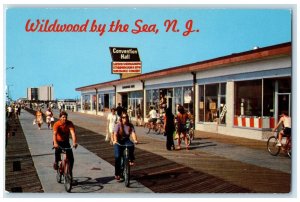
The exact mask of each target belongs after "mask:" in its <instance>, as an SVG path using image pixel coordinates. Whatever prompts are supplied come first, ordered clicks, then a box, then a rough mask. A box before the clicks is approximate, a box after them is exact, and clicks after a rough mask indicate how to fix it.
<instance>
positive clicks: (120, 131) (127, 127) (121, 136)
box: [113, 112, 138, 180]
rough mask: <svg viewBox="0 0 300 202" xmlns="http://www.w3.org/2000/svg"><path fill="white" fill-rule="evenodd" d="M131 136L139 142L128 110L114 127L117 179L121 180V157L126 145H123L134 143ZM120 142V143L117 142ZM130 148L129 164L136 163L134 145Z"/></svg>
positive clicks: (134, 140)
mask: <svg viewBox="0 0 300 202" xmlns="http://www.w3.org/2000/svg"><path fill="white" fill-rule="evenodd" d="M130 136H131V137H132V139H133V142H134V143H135V144H137V143H138V141H137V136H136V133H135V130H134V126H133V125H132V124H131V123H130V122H129V117H128V114H127V113H126V112H123V113H122V115H121V121H120V122H119V123H118V124H117V125H116V126H115V129H114V138H113V141H114V142H113V144H114V155H115V179H116V180H120V177H121V174H122V173H121V157H122V155H123V152H124V149H125V148H124V147H123V146H120V145H119V144H121V145H133V142H132V141H131V140H130ZM117 143H118V144H117ZM128 149H129V164H130V165H131V166H132V165H134V160H135V157H134V146H132V147H128Z"/></svg>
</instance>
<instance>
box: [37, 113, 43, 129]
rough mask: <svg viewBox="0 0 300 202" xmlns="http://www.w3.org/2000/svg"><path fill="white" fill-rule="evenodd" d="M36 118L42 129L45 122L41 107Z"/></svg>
mask: <svg viewBox="0 0 300 202" xmlns="http://www.w3.org/2000/svg"><path fill="white" fill-rule="evenodd" d="M35 120H36V123H37V125H38V127H39V130H41V127H42V124H43V113H42V109H41V108H39V109H38V111H37V112H36V113H35Z"/></svg>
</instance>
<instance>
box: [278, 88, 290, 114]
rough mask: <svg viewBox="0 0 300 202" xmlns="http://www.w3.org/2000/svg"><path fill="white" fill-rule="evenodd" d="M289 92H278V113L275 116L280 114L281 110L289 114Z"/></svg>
mask: <svg viewBox="0 0 300 202" xmlns="http://www.w3.org/2000/svg"><path fill="white" fill-rule="evenodd" d="M290 97H291V94H290V93H278V95H277V100H278V113H277V118H278V117H279V115H280V114H281V112H283V111H285V112H286V113H288V115H289V116H290V112H291V111H290V106H291V99H290Z"/></svg>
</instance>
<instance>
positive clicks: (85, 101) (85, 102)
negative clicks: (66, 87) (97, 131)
mask: <svg viewBox="0 0 300 202" xmlns="http://www.w3.org/2000/svg"><path fill="white" fill-rule="evenodd" d="M90 109H91V99H90V95H84V96H83V110H90Z"/></svg>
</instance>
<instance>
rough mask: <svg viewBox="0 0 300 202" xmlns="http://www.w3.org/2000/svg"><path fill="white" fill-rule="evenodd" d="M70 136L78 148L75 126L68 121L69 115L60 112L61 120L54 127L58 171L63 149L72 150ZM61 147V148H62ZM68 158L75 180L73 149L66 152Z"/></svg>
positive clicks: (74, 145)
mask: <svg viewBox="0 0 300 202" xmlns="http://www.w3.org/2000/svg"><path fill="white" fill-rule="evenodd" d="M70 134H71V136H72V140H73V147H74V148H77V146H78V145H77V142H76V134H75V129H74V125H73V123H72V122H71V121H69V120H68V114H67V112H65V111H62V112H60V114H59V120H58V121H57V122H56V123H55V124H54V126H53V147H54V148H55V162H54V165H53V168H54V169H55V170H57V169H58V162H59V161H60V160H61V159H60V154H61V152H62V150H61V148H70V147H71V145H70V142H69V137H70ZM60 147H61V148H60ZM66 153H67V158H68V159H69V161H70V174H71V178H72V179H73V172H72V170H73V165H74V156H73V152H72V150H71V149H68V150H67V151H66Z"/></svg>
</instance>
